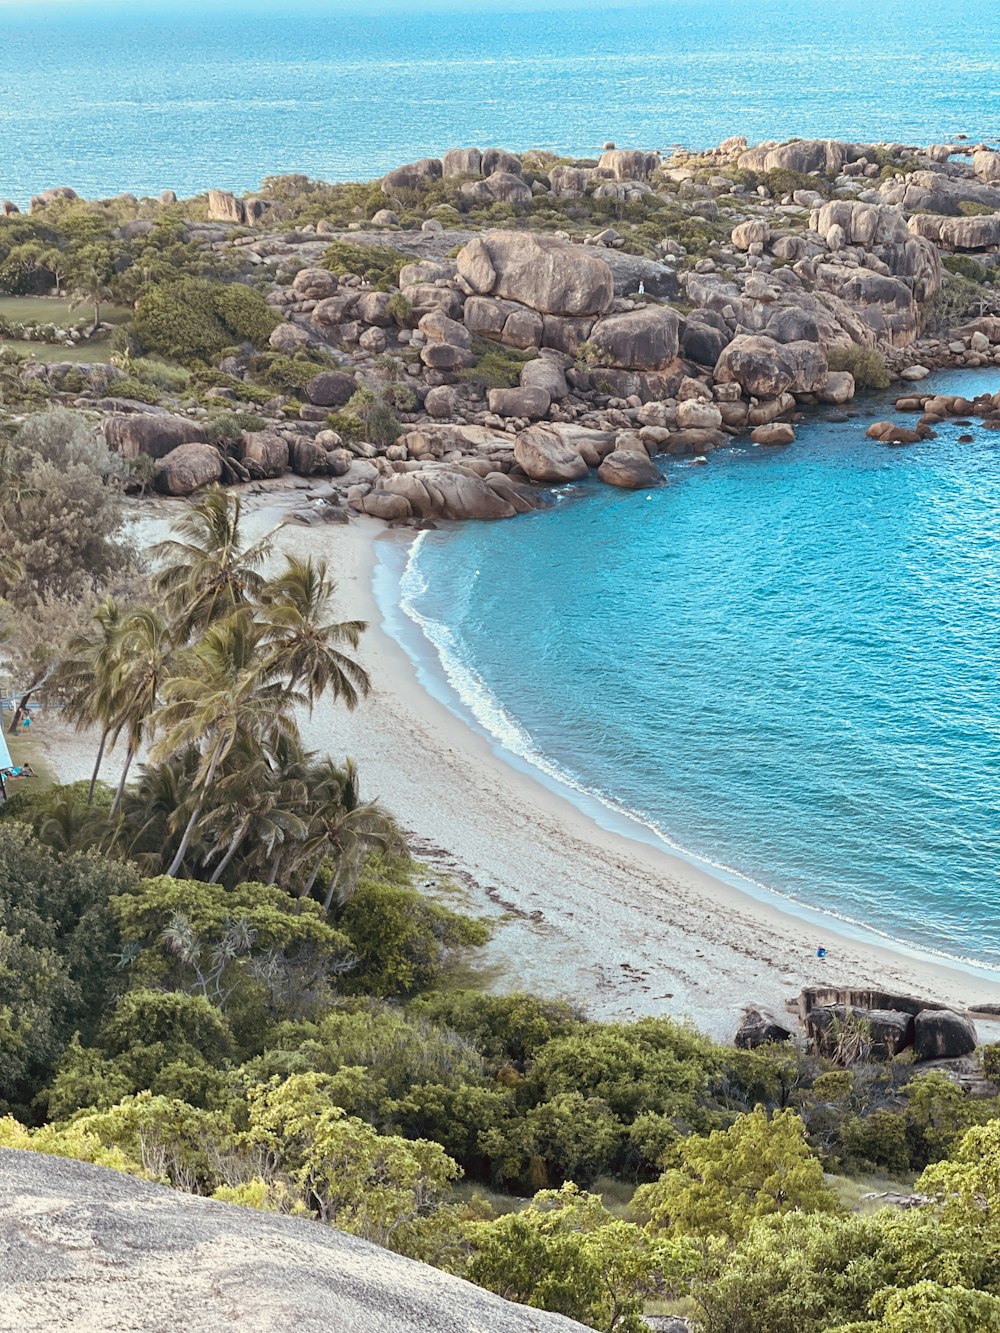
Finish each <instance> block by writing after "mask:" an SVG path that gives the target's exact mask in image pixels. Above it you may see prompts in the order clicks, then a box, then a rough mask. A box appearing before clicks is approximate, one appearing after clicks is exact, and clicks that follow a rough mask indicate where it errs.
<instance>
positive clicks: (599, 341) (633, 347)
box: [590, 305, 680, 370]
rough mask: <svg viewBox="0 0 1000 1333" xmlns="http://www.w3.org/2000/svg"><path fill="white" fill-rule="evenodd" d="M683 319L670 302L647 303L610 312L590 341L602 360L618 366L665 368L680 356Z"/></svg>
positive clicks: (636, 368) (647, 368)
mask: <svg viewBox="0 0 1000 1333" xmlns="http://www.w3.org/2000/svg"><path fill="white" fill-rule="evenodd" d="M679 329H680V320H679V318H678V316H677V312H676V311H675V310H672V309H671V308H670V306H665V305H645V306H639V307H638V308H637V309H635V310H627V311H624V312H623V313H622V314H620V315H608V316H607V318H605V319H600V320H598V321H597V323H596V324H595V325H594V327H593V330H592V331H591V335H590V342H591V345H592V347H593V348H594V351H595V352H596V354H597V358H598V361H599V362H600V363H601V364H604V365H609V366H613V367H616V368H617V369H619V370H666V368H667V367H668V366H669V365H670V363H671V362H672V361H673V360H674V359H675V357H676V356H677V349H678V332H679Z"/></svg>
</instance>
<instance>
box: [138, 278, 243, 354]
mask: <svg viewBox="0 0 1000 1333" xmlns="http://www.w3.org/2000/svg"><path fill="white" fill-rule="evenodd" d="M132 332H133V334H134V336H135V338H136V339H137V341H138V342H139V344H140V345H141V346H142V348H143V349H144V350H145V351H147V352H159V353H160V355H161V356H166V357H169V358H170V359H171V360H172V361H182V362H184V361H194V360H199V359H200V360H208V359H210V358H211V357H213V356H216V355H218V353H220V352H221V351H222V350H223V349H224V348H225V347H227V346H228V345H229V343H230V342H231V341H232V339H231V337H230V334H229V333H228V332H227V330H226V328H225V326H224V325H223V323H222V320H221V319H220V318H219V314H218V311H217V309H216V304H215V291H214V289H213V285H212V284H211V283H208V282H202V281H201V280H200V279H196V278H183V279H181V280H180V281H179V282H169V283H163V284H161V285H159V286H155V287H150V289H149V290H148V291H147V292H146V293H145V295H144V296H142V297H140V299H139V303H138V305H137V306H136V312H135V320H134V321H133V324H132Z"/></svg>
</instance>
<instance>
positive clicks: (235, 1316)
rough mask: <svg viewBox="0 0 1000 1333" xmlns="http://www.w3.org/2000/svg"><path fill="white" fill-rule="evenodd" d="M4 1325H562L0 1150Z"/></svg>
mask: <svg viewBox="0 0 1000 1333" xmlns="http://www.w3.org/2000/svg"><path fill="white" fill-rule="evenodd" d="M0 1291H2V1293H3V1297H2V1300H0V1333H14V1330H17V1333H42V1330H44V1333H60V1331H61V1330H69V1329H72V1330H73V1333H165V1331H166V1330H173V1329H183V1330H184V1333H216V1330H219V1331H220V1333H221V1330H230V1329H234V1328H238V1329H240V1330H241V1333H265V1331H266V1333H271V1330H279V1329H280V1330H285V1329H295V1330H296V1333H560V1331H561V1330H565V1333H571V1330H573V1329H578V1330H579V1329H582V1328H583V1325H582V1324H577V1323H576V1322H575V1321H574V1320H571V1319H565V1318H563V1317H562V1316H561V1315H553V1314H546V1313H544V1312H542V1311H540V1310H531V1309H528V1308H527V1307H525V1306H521V1305H512V1304H510V1303H509V1302H507V1301H504V1300H501V1299H500V1298H499V1297H498V1296H494V1295H492V1294H491V1293H489V1292H486V1291H482V1290H480V1289H479V1288H478V1287H474V1286H472V1285H471V1284H470V1283H468V1282H463V1281H461V1280H460V1279H459V1278H455V1277H451V1276H449V1275H448V1274H446V1273H442V1272H439V1271H438V1270H437V1269H435V1268H429V1267H427V1266H426V1265H424V1264H419V1263H415V1262H414V1261H413V1260H411V1259H403V1258H401V1257H400V1256H399V1255H397V1254H393V1253H391V1252H390V1251H388V1250H382V1249H379V1248H378V1247H377V1246H375V1245H369V1244H368V1243H367V1242H365V1241H362V1240H357V1239H356V1238H355V1237H353V1236H347V1235H345V1234H344V1233H343V1232H339V1231H334V1230H333V1229H332V1228H330V1227H325V1226H322V1225H320V1224H319V1223H318V1222H310V1221H306V1220H302V1219H297V1218H290V1217H279V1216H276V1215H274V1214H270V1213H258V1212H254V1211H253V1210H251V1209H248V1208H236V1207H233V1206H231V1205H229V1204H223V1203H215V1202H213V1201H212V1200H210V1199H201V1198H196V1197H194V1196H192V1195H189V1194H182V1193H180V1192H178V1191H176V1190H170V1189H166V1188H163V1187H161V1186H159V1185H150V1184H147V1183H145V1182H144V1181H139V1180H135V1179H132V1178H131V1177H129V1176H124V1175H119V1174H118V1173H117V1172H115V1171H108V1170H106V1169H104V1168H102V1167H96V1166H89V1165H86V1164H84V1163H82V1162H72V1161H67V1160H65V1159H63V1158H59V1157H46V1156H43V1155H41V1154H36V1153H30V1152H18V1151H16V1150H10V1149H5V1150H0Z"/></svg>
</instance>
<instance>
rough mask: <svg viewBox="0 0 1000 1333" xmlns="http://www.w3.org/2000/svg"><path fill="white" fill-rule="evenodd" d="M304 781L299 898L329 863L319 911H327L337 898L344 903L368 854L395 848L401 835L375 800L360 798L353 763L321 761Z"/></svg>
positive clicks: (389, 816)
mask: <svg viewBox="0 0 1000 1333" xmlns="http://www.w3.org/2000/svg"><path fill="white" fill-rule="evenodd" d="M307 782H308V788H309V825H308V838H307V840H306V841H305V843H304V845H303V849H302V850H303V857H302V859H303V861H304V862H305V863H306V869H307V871H308V874H307V877H306V879H305V882H304V883H303V884H302V887H301V893H300V896H301V897H303V898H306V897H308V896H309V895H310V894H311V893H312V891H313V889H314V887H315V885H316V880H317V879H318V877H319V872H320V870H321V869H322V868H323V863H324V861H326V860H327V859H328V858H329V859H331V860H332V861H333V864H334V869H333V874H332V876H331V879H330V884H329V886H328V888H327V893H326V896H325V898H324V901H323V910H324V912H328V911H329V910H330V907H331V905H332V904H333V900H334V898H335V897H337V898H339V899H340V900H341V901H343V900H344V899H345V898H347V897H349V896H350V894H351V892H352V891H353V889H354V887H355V885H356V883H357V875H358V871H359V868H360V866H361V864H362V862H363V860H364V857H365V855H366V853H368V852H369V851H372V850H374V849H376V848H381V849H383V850H390V849H395V848H399V847H401V846H402V845H403V837H402V834H401V832H400V829H399V826H398V825H397V824H396V822H395V820H394V819H393V818H392V816H391V815H390V814H389V812H388V811H387V810H386V809H385V807H384V806H383V805H382V804H381V803H380V802H379V801H378V800H373V801H363V800H362V799H361V789H360V781H359V777H358V769H357V765H356V764H355V762H354V760H353V759H347V760H345V761H344V766H343V768H340V767H338V765H337V764H335V763H334V762H333V760H332V759H321V760H320V761H319V762H318V763H314V764H312V765H311V766H310V769H309V773H308V777H307Z"/></svg>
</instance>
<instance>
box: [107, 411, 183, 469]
mask: <svg viewBox="0 0 1000 1333" xmlns="http://www.w3.org/2000/svg"><path fill="white" fill-rule="evenodd" d="M101 430H102V431H103V433H104V439H105V441H106V443H107V446H108V448H109V449H111V450H113V451H114V452H115V453H118V454H121V456H122V457H123V458H138V457H139V455H140V454H145V455H146V456H147V457H148V458H164V457H165V456H166V455H167V454H169V453H170V452H171V450H173V449H176V448H177V446H178V445H181V444H193V443H200V444H204V443H205V439H206V437H205V431H204V428H203V427H202V426H199V425H197V424H196V423H195V422H193V421H188V420H187V418H186V417H177V416H171V415H170V414H169V413H168V412H130V413H114V414H113V415H112V416H109V417H105V418H104V420H103V422H102V423H101Z"/></svg>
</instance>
